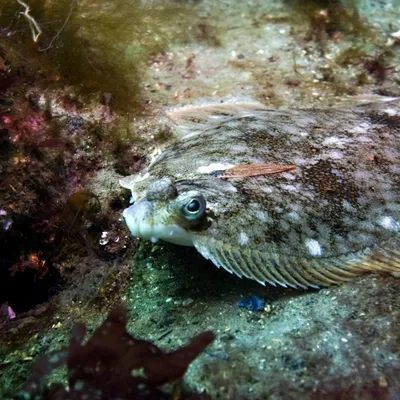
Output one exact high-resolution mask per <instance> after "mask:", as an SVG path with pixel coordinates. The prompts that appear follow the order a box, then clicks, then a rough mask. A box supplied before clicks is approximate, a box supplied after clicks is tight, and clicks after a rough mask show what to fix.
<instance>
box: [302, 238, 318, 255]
mask: <svg viewBox="0 0 400 400" xmlns="http://www.w3.org/2000/svg"><path fill="white" fill-rule="evenodd" d="M304 244H305V245H306V247H307V250H308V251H309V253H310V254H311V255H312V256H321V255H322V248H321V246H320V244H319V243H318V241H316V240H315V239H310V238H307V239H306V240H305V241H304Z"/></svg>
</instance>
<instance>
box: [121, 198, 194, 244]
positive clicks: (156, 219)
mask: <svg viewBox="0 0 400 400" xmlns="http://www.w3.org/2000/svg"><path fill="white" fill-rule="evenodd" d="M122 216H123V217H124V219H125V222H126V225H127V226H128V228H129V231H130V232H131V234H132V236H135V237H137V238H139V239H144V240H150V241H151V242H153V243H155V242H157V240H158V239H162V240H164V241H166V242H170V243H173V244H178V245H181V246H193V235H192V234H191V233H190V232H188V231H187V230H186V229H183V228H182V227H180V226H178V225H176V224H170V223H160V221H165V218H162V217H163V215H158V213H157V212H155V210H154V208H153V205H152V203H151V202H149V201H147V200H142V201H140V202H139V203H137V204H134V205H132V206H130V207H128V208H125V210H124V211H123V212H122Z"/></svg>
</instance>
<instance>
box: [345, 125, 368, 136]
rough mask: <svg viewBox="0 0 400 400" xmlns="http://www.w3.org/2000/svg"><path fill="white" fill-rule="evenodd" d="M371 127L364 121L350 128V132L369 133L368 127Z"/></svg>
mask: <svg viewBox="0 0 400 400" xmlns="http://www.w3.org/2000/svg"><path fill="white" fill-rule="evenodd" d="M369 128H370V125H369V124H367V123H366V122H363V123H362V124H360V125H357V126H355V127H354V128H352V129H350V130H349V132H350V133H356V134H357V133H367V132H368V129H369Z"/></svg>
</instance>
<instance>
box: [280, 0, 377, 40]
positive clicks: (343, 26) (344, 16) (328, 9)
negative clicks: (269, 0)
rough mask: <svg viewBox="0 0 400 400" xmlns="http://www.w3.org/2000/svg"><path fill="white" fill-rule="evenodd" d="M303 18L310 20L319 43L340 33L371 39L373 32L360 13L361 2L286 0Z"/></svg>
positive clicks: (353, 0)
mask: <svg viewBox="0 0 400 400" xmlns="http://www.w3.org/2000/svg"><path fill="white" fill-rule="evenodd" d="M285 3H286V4H287V5H288V6H290V7H292V8H294V9H296V11H297V12H298V13H299V15H300V16H302V18H304V17H306V18H308V20H309V23H310V28H311V30H312V32H311V34H312V35H315V36H316V37H317V39H318V40H319V41H323V40H324V39H326V38H332V39H335V37H336V36H337V35H338V34H340V33H346V34H353V35H356V36H360V37H371V36H373V35H374V32H373V30H372V29H371V27H370V26H368V24H367V23H366V22H365V20H364V19H363V18H362V16H361V13H360V7H361V1H360V0H308V1H302V0H285Z"/></svg>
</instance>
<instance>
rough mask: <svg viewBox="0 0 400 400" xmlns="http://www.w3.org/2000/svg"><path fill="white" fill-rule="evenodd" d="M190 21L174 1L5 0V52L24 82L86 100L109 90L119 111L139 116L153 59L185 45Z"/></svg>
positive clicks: (1, 44)
mask: <svg viewBox="0 0 400 400" xmlns="http://www.w3.org/2000/svg"><path fill="white" fill-rule="evenodd" d="M23 4H25V7H24V5H23ZM26 6H28V7H29V8H27V7H26ZM32 21H34V23H35V24H37V26H38V27H39V28H40V32H37V29H35V28H34V27H33V25H32V24H33V22H32ZM187 23H188V11H187V8H186V7H185V5H182V4H176V3H173V2H161V1H140V0H130V1H124V0H117V1H112V2H110V1H107V0H100V1H96V2H91V1H89V0H87V1H79V2H78V1H76V0H59V1H45V0H32V1H30V2H29V4H27V3H23V2H17V1H7V2H6V3H5V4H4V6H3V7H2V9H1V11H0V27H1V28H2V33H1V35H0V48H1V49H2V51H3V53H4V55H3V58H4V60H5V63H6V64H7V65H8V64H9V65H10V68H11V69H12V70H13V71H15V73H18V74H20V75H23V76H24V77H25V78H24V79H28V78H30V79H34V80H35V84H38V83H41V84H42V86H43V87H45V88H49V87H51V86H53V87H65V86H68V85H73V86H74V87H75V89H77V90H78V92H79V94H80V95H81V96H82V98H83V99H84V100H83V101H88V99H91V98H92V97H93V96H94V95H96V94H97V95H98V96H100V95H103V94H104V93H106V94H107V93H108V94H111V99H110V100H111V102H112V105H113V106H114V108H116V109H120V110H124V111H130V112H136V113H137V112H140V111H143V109H144V106H145V98H144V95H143V93H142V81H143V68H144V66H145V64H146V61H147V59H148V57H149V56H150V55H151V54H154V53H158V52H160V51H161V50H163V49H165V48H166V47H167V46H168V45H169V44H171V43H174V42H176V41H183V40H184V39H185V38H186V34H185V27H187Z"/></svg>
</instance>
